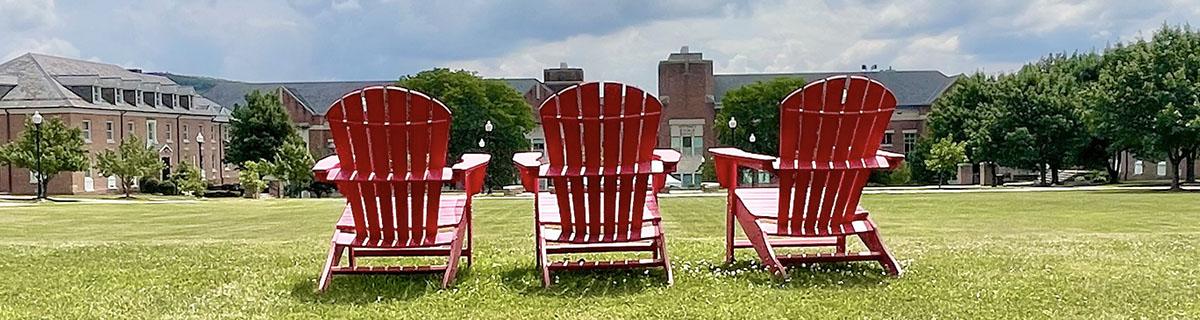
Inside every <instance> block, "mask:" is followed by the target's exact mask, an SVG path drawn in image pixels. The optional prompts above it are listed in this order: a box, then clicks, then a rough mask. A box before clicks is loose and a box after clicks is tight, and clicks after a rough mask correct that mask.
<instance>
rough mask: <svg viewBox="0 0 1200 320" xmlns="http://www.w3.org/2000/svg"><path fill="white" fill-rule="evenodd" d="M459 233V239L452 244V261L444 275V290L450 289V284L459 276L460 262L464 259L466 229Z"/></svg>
mask: <svg viewBox="0 0 1200 320" xmlns="http://www.w3.org/2000/svg"><path fill="white" fill-rule="evenodd" d="M459 230H462V231H459V232H458V237H456V238H455V239H454V241H451V242H450V259H449V260H450V261H447V262H446V273H445V274H444V275H442V289H448V288H450V284H452V283H454V277H455V276H458V260H459V258H461V257H462V247H463V238H464V234H463V233H464V232H465V228H461V227H460V229H459Z"/></svg>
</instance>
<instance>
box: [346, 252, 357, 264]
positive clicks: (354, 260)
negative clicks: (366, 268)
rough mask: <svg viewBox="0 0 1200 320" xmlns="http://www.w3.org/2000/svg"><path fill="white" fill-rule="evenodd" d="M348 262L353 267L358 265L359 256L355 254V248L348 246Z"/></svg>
mask: <svg viewBox="0 0 1200 320" xmlns="http://www.w3.org/2000/svg"><path fill="white" fill-rule="evenodd" d="M346 264H347V265H348V266H350V267H351V268H354V267H357V266H358V256H357V255H355V254H354V248H346Z"/></svg>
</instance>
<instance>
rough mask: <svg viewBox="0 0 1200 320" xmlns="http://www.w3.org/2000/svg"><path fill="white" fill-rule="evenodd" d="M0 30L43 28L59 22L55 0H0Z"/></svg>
mask: <svg viewBox="0 0 1200 320" xmlns="http://www.w3.org/2000/svg"><path fill="white" fill-rule="evenodd" d="M0 12H2V13H3V19H0V30H4V31H7V32H13V31H26V30H33V29H43V28H47V27H50V26H53V25H54V24H56V23H58V15H57V14H56V13H55V10H54V0H0Z"/></svg>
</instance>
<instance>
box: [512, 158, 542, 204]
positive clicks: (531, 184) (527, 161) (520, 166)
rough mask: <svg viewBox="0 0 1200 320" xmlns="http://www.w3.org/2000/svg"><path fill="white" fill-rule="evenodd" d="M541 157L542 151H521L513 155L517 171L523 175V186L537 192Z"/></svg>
mask: <svg viewBox="0 0 1200 320" xmlns="http://www.w3.org/2000/svg"><path fill="white" fill-rule="evenodd" d="M541 159H542V153H541V152H521V153H517V154H514V155H513V163H515V164H516V165H517V171H518V173H519V174H520V175H521V186H523V187H525V190H527V191H529V192H533V193H535V194H536V193H537V191H538V190H537V186H538V181H537V180H538V168H539V167H541V166H542V162H541Z"/></svg>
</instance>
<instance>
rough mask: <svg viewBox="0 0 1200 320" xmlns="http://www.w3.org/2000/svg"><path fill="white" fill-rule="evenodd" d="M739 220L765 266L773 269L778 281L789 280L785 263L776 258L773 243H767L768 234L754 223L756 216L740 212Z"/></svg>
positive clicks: (738, 214)
mask: <svg viewBox="0 0 1200 320" xmlns="http://www.w3.org/2000/svg"><path fill="white" fill-rule="evenodd" d="M737 220H738V223H739V224H741V225H742V230H744V231H746V237H747V238H749V239H750V243H751V244H753V245H754V252H756V253H758V258H759V259H761V260H762V262H763V264H766V265H767V267H769V268H771V271H772V272H773V273H774V276H775V278H776V279H787V278H788V273H787V267H784V266H783V262H780V261H779V258H778V257H776V256H775V249H774V248H772V247H771V242H770V241H767V234H766V233H764V232H763V231H762V228H759V227H758V223H757V222H755V221H754V216H752V215H750V213H748V212H745V213H744V212H740V211H739V212H738V213H737Z"/></svg>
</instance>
